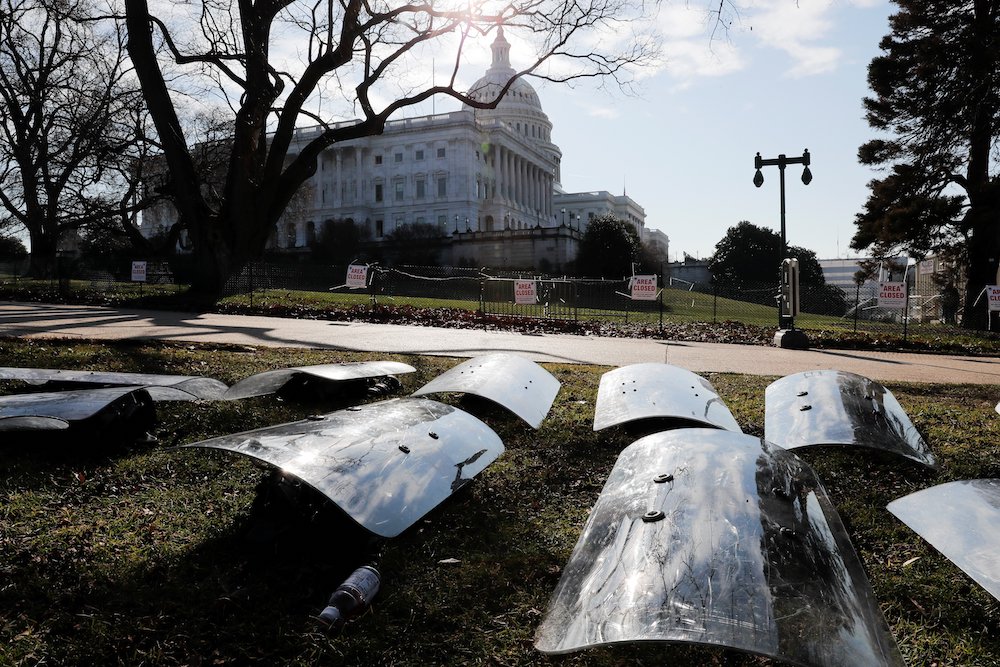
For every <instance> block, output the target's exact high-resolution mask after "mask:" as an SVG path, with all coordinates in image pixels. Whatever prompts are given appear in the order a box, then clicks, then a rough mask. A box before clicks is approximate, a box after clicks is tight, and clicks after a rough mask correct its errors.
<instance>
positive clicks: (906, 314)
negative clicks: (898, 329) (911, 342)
mask: <svg viewBox="0 0 1000 667" xmlns="http://www.w3.org/2000/svg"><path fill="white" fill-rule="evenodd" d="M903 288H904V289H905V290H906V292H905V294H906V300H905V301H904V302H903V342H904V343H905V342H906V330H907V325H908V324H909V323H910V287H909V285H907V284H906V283H903Z"/></svg>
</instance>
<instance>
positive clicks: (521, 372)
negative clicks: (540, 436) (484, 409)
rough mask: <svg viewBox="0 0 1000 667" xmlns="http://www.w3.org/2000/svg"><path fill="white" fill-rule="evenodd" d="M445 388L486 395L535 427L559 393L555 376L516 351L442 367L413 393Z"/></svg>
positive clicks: (441, 390)
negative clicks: (442, 371)
mask: <svg viewBox="0 0 1000 667" xmlns="http://www.w3.org/2000/svg"><path fill="white" fill-rule="evenodd" d="M448 392H457V393H464V394H472V395H474V396H480V397H482V398H486V399H489V400H491V401H493V402H494V403H497V404H499V405H501V406H503V407H504V408H506V409H507V410H510V411H511V412H513V413H514V414H515V415H517V416H518V417H520V418H521V419H523V420H524V421H526V422H527V423H528V424H529V425H530V426H531V427H532V428H538V427H539V426H540V425H541V423H542V420H544V419H545V415H547V414H548V413H549V408H551V407H552V402H553V401H554V400H555V398H556V394H557V393H559V380H557V379H555V377H553V376H552V374H551V373H549V372H548V371H547V370H545V369H544V368H542V367H541V366H539V365H538V364H536V363H535V362H533V361H531V360H529V359H525V358H524V357H519V356H517V355H516V354H505V353H496V354H485V355H483V356H480V357H473V358H472V359H469V360H468V361H464V362H462V363H460V364H459V365H458V366H455V367H454V368H451V369H449V370H447V371H445V372H444V373H442V374H441V375H439V376H437V377H436V378H434V379H433V380H431V381H430V382H428V383H427V384H425V385H424V386H423V387H421V388H420V389H418V390H417V391H415V392H413V395H414V396H424V395H426V394H438V393H448Z"/></svg>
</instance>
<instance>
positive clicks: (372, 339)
mask: <svg viewBox="0 0 1000 667" xmlns="http://www.w3.org/2000/svg"><path fill="white" fill-rule="evenodd" d="M0 335H4V336H23V337H37V338H44V337H49V338H79V339H103V340H122V339H133V340H142V339H148V340H163V341H190V342H200V343H235V344H243V345H263V346H271V347H308V348H320V349H331V350H352V351H365V352H399V353H407V354H434V355H445V356H454V357H473V356H476V355H479V354H484V353H487V352H496V351H504V352H514V353H517V354H521V355H524V356H525V357H528V358H530V359H533V360H535V361H552V362H563V363H584V364H598V365H606V366H624V365H626V364H633V363H639V362H648V361H656V362H667V363H670V364H673V365H675V366H680V367H682V368H686V369H688V370H690V371H694V372H696V373H706V372H729V373H747V374H752V375H775V376H783V375H790V374H792V373H798V372H801V371H806V370H815V369H832V370H841V371H848V372H851V373H857V374H859V375H864V376H866V377H869V378H872V379H874V380H878V381H880V382H900V381H905V382H943V383H974V384H1000V359H998V358H994V357H966V356H954V355H936V354H914V353H894V352H865V351H854V350H785V349H779V348H775V347H763V346H751V345H727V344H721V343H693V342H672V341H653V340H643V339H631V338H604V337H598V336H570V335H561V334H542V335H535V334H521V333H515V332H504V331H482V330H470V329H443V328H437V327H421V326H401V325H394V324H366V323H353V322H328V321H321V320H296V319H284V318H275V317H256V316H244V315H218V314H212V313H204V314H193V313H176V312H166V311H146V310H130V309H122V308H102V307H95V306H64V305H52V304H35V303H12V302H0ZM998 393H1000V391H998Z"/></svg>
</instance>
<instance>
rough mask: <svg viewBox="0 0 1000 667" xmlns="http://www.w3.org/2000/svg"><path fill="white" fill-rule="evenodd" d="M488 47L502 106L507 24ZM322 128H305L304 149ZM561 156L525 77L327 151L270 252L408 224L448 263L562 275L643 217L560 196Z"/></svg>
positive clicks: (628, 203) (300, 135)
mask: <svg viewBox="0 0 1000 667" xmlns="http://www.w3.org/2000/svg"><path fill="white" fill-rule="evenodd" d="M491 48H492V52H493V62H492V65H491V66H490V68H489V69H488V70H487V71H486V74H485V75H484V76H483V77H481V78H480V79H479V80H478V81H476V82H475V83H474V84H473V86H472V87H471V88H470V96H472V97H473V98H474V99H480V100H483V101H490V100H493V99H495V98H496V95H497V94H498V93H499V91H500V90H501V89H502V87H503V85H504V84H505V83H506V82H507V81H508V80H509V79H510V77H512V76H513V75H514V73H515V71H514V69H513V68H512V67H511V65H510V43H509V42H507V40H506V39H505V38H504V35H503V29H502V28H501V29H499V30H498V34H497V37H496V39H495V41H494V42H493V44H492V46H491ZM345 122H347V123H353V122H356V121H345ZM320 131H321V129H320V128H318V127H316V128H302V129H300V130H298V132H297V135H296V142H298V143H299V145H301V146H304V145H305V143H306V142H307V141H309V140H310V139H311V138H313V137H314V136H315V135H316V134H317V133H319V132H320ZM295 150H296V148H295V144H293V146H292V149H291V152H292V153H294V152H295ZM561 158H562V153H561V151H560V150H559V147H558V146H557V145H556V144H555V143H553V141H552V122H551V121H550V120H549V118H548V116H547V115H546V114H545V112H544V111H543V110H542V105H541V101H540V100H539V98H538V94H537V93H536V92H535V90H534V88H533V87H532V86H531V84H529V83H528V82H527V81H525V80H524V79H517V80H516V81H515V82H514V83H513V85H511V87H510V89H509V90H508V91H507V94H506V95H505V96H504V97H503V99H502V100H501V101H500V103H499V104H498V105H497V107H496V108H495V109H474V108H472V107H469V106H467V105H466V106H465V107H463V108H462V109H461V110H458V111H453V112H450V113H441V114H434V115H429V116H421V117H415V118H406V119H401V120H395V121H389V122H388V123H387V124H386V127H385V131H384V132H383V133H382V134H381V135H377V136H371V137H364V138H360V139H355V140H351V141H344V142H339V143H337V144H334V145H333V146H330V147H329V148H327V149H326V150H325V151H324V152H323V153H322V154H321V155H320V157H319V163H318V165H317V170H316V174H315V175H314V176H313V177H312V178H311V179H310V180H309V181H308V182H307V183H306V184H305V185H304V186H303V187H302V188H301V190H300V192H299V195H298V197H297V201H295V202H293V204H292V205H290V206H289V208H288V210H286V212H285V215H284V217H283V218H282V220H281V222H279V223H278V225H277V227H276V229H275V232H274V235H273V237H272V239H271V242H270V245H271V247H272V248H275V249H282V250H288V251H291V252H295V251H301V250H305V249H307V248H308V247H309V246H310V245H312V243H313V242H314V240H315V239H316V238H318V236H319V235H320V234H322V229H323V226H324V225H328V224H331V223H333V222H351V223H353V224H354V225H356V226H357V227H359V228H360V232H361V237H362V238H364V239H368V240H369V243H370V244H374V245H378V244H379V243H382V242H385V241H386V240H387V239H388V237H389V235H390V234H392V232H393V231H394V230H396V229H399V228H400V227H402V226H404V225H421V226H422V227H423V229H424V230H426V229H427V227H426V226H427V225H433V226H435V227H436V228H437V230H438V233H439V243H440V251H439V261H440V262H441V263H443V264H449V263H450V264H458V263H466V264H472V265H476V266H495V267H503V266H509V267H523V268H526V267H534V268H537V269H539V270H559V269H560V268H561V267H563V266H564V265H565V264H566V262H568V261H571V260H572V259H574V258H575V257H576V253H577V245H578V243H579V240H580V238H581V237H582V234H583V231H585V230H586V227H587V224H588V222H589V221H590V220H592V219H593V218H595V217H597V216H601V215H605V214H613V215H615V216H616V217H618V218H620V219H622V220H625V221H627V222H629V223H631V224H632V225H633V226H634V227H635V229H636V231H637V232H638V233H639V235H640V238H642V237H643V235H644V227H645V212H644V211H643V209H642V207H641V206H639V205H638V204H637V203H636V202H635V201H633V200H632V199H631V198H629V197H627V196H625V195H624V194H623V195H620V196H615V195H612V194H610V193H609V192H606V191H597V192H583V193H566V192H564V191H563V189H562V186H561V184H560V160H561ZM170 208H172V207H159V208H158V210H154V211H147V212H146V214H145V215H144V216H143V227H144V231H145V232H146V233H149V234H152V233H156V231H157V230H158V229H160V230H162V229H163V228H164V227H165V226H166V225H165V224H164V223H165V222H166V220H165V219H164V218H163V217H162V216H164V215H166V216H168V217H170V213H172V211H168V210H165V209H170Z"/></svg>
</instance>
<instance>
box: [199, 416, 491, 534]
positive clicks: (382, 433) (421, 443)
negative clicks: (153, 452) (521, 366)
mask: <svg viewBox="0 0 1000 667" xmlns="http://www.w3.org/2000/svg"><path fill="white" fill-rule="evenodd" d="M184 446H185V447H197V448H210V449H222V450H227V451H231V452H235V453H237V454H241V455H243V456H248V457H250V458H253V459H256V460H258V461H262V462H264V463H267V464H269V465H272V466H274V467H276V468H278V469H280V470H282V471H284V472H285V473H287V474H289V475H293V476H295V477H297V478H298V479H300V480H302V481H303V482H305V483H306V484H308V485H310V486H312V487H313V488H315V489H316V490H318V491H319V492H320V493H322V494H323V495H324V496H326V497H327V498H328V499H329V500H330V501H331V502H333V503H334V504H336V505H337V506H338V507H339V508H340V509H341V510H343V511H344V512H345V513H346V514H347V515H348V516H350V517H351V518H352V519H353V520H354V521H356V522H357V523H358V524H360V525H361V526H362V527H363V528H365V529H366V530H369V531H371V532H372V533H375V534H376V535H381V536H382V537H395V536H396V535H399V534H400V533H402V532H403V531H404V530H406V529H407V528H409V527H410V526H411V525H413V523H415V522H416V521H417V520H419V519H420V518H421V517H422V516H424V515H425V514H427V512H429V511H430V510H432V509H433V508H434V507H436V506H437V505H438V504H440V503H441V502H442V501H444V500H445V499H446V498H448V496H450V495H451V494H453V493H455V492H456V491H457V490H458V489H460V488H462V487H463V486H464V485H465V484H467V483H469V482H470V481H471V480H472V478H473V477H475V476H476V475H477V474H478V473H479V472H481V471H482V470H483V469H485V468H486V466H488V465H489V464H490V463H492V462H493V461H495V460H496V458H497V457H498V456H500V454H501V453H503V451H504V446H503V443H502V442H501V440H500V437H499V436H498V435H497V434H496V433H494V432H493V430H492V429H490V428H489V427H488V426H487V425H486V424H484V423H483V422H481V421H479V420H478V419H476V418H475V417H473V416H472V415H470V414H468V413H467V412H463V411H462V410H459V409H458V408H455V407H452V406H450V405H445V404H443V403H439V402H437V401H432V400H429V399H413V398H404V399H395V400H391V401H382V402H379V403H370V404H368V405H364V406H360V407H356V408H348V409H346V410H339V411H337V412H331V413H329V414H327V415H321V416H317V417H315V418H312V419H306V420H302V421H297V422H291V423H288V424H280V425H277V426H271V427H267V428H262V429H257V430H254V431H247V432H244V433H237V434H234V435H226V436H221V437H218V438H212V439H210V440H203V441H201V442H195V443H191V444H188V445H184Z"/></svg>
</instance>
